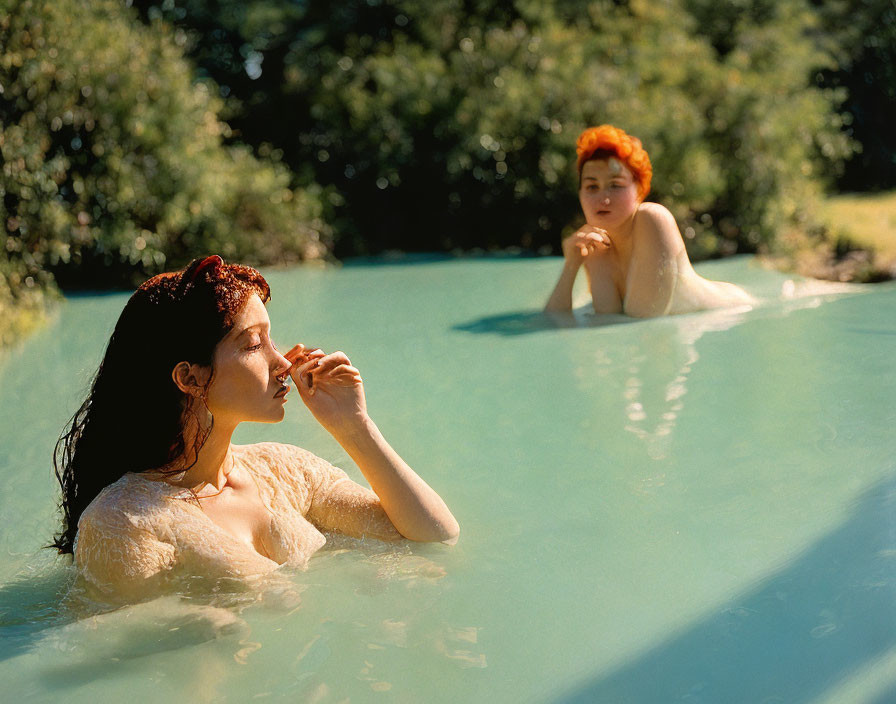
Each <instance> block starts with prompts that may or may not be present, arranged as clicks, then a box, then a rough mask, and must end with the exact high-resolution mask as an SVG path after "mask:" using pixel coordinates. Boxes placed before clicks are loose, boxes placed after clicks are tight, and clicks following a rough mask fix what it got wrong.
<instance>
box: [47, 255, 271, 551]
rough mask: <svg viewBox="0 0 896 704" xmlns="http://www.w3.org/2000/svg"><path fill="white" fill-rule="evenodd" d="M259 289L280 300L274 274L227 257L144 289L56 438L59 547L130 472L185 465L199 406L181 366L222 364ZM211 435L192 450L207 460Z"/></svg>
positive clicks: (66, 547) (69, 544)
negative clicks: (187, 424)
mask: <svg viewBox="0 0 896 704" xmlns="http://www.w3.org/2000/svg"><path fill="white" fill-rule="evenodd" d="M253 294H257V295H258V296H259V297H260V298H261V300H262V302H264V303H266V302H267V301H268V300H269V299H270V287H269V286H268V283H267V281H265V279H264V277H263V276H262V275H261V274H259V273H258V272H257V271H256V270H255V269H252V268H250V267H246V266H240V265H238V264H225V263H224V261H223V260H222V259H221V257H219V256H217V255H213V256H210V257H205V258H204V259H195V260H194V261H193V262H191V263H190V264H189V266H187V267H186V269H183V270H182V271H176V272H169V273H166V274H159V275H158V276H154V277H153V278H151V279H149V281H147V282H146V283H144V284H143V285H142V286H140V288H138V289H137V290H136V291H135V292H134V294H133V295H132V296H131V298H130V299H129V300H128V302H127V304H126V305H125V307H124V310H123V311H122V312H121V316H120V317H119V318H118V323H117V324H116V325H115V330H114V331H113V333H112V337H111V339H110V340H109V344H108V346H107V347H106V353H105V355H104V356H103V361H102V362H101V364H100V366H99V369H98V370H97V373H96V376H95V377H94V379H93V383H92V384H91V388H90V393H89V394H88V395H87V399H86V400H85V401H84V403H82V404H81V407H80V408H79V409H78V410H77V412H75V414H74V416H72V419H71V420H70V421H69V423H68V425H67V426H66V429H65V431H64V432H63V434H62V436H61V437H60V438H59V441H58V442H57V443H56V451H55V453H54V457H53V464H54V467H55V469H56V478H57V479H58V480H59V485H60V486H61V488H62V500H61V502H60V511H61V513H62V529H61V531H60V532H59V534H58V535H57V536H56V537H55V539H54V541H53V543H52V545H51V547H54V548H56V549H57V550H58V551H59V552H60V553H71V552H72V551H73V549H74V541H75V535H76V533H77V530H78V520H79V519H80V517H81V514H82V513H83V512H84V509H85V508H87V506H88V505H89V504H90V502H91V501H93V500H94V499H95V498H96V496H97V495H98V494H99V493H100V491H102V490H103V489H104V488H105V487H107V486H109V485H110V484H112V483H114V482H116V481H117V480H118V479H120V478H121V477H122V476H123V475H124V474H125V473H126V472H145V471H147V470H153V469H162V470H164V469H165V468H169V467H171V466H173V465H174V464H175V463H178V462H181V463H183V460H184V459H185V457H186V454H187V448H186V440H185V438H184V412H185V410H186V408H187V407H188V405H189V404H188V403H187V401H186V396H185V394H184V393H183V392H181V391H180V389H178V388H177V386H176V385H175V383H174V381H173V380H172V378H171V372H172V370H173V369H174V366H175V365H176V364H177V363H178V362H181V361H186V362H190V363H193V364H200V365H203V366H212V358H213V355H214V351H215V347H216V346H217V344H218V342H220V341H221V339H222V338H223V337H224V336H225V335H226V334H227V333H228V332H229V331H230V329H231V328H232V327H233V322H234V319H235V317H236V315H237V314H238V313H239V311H240V309H241V308H242V307H243V305H244V304H245V303H246V301H247V300H248V298H249V296H251V295H253ZM212 373H213V374H214V370H213V372H212ZM209 383H210V382H209ZM205 437H207V435H205V436H200V437H198V438H197V439H196V442H197V447H194V448H192V450H193V452H192V453H191V455H195V456H198V451H199V448H200V447H201V446H202V443H203V442H204V441H205ZM195 461H196V460H195V457H194V459H193V462H195ZM181 469H183V467H181Z"/></svg>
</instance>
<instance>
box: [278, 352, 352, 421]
mask: <svg viewBox="0 0 896 704" xmlns="http://www.w3.org/2000/svg"><path fill="white" fill-rule="evenodd" d="M283 356H284V357H286V359H287V360H289V361H290V362H291V363H292V366H291V367H290V369H289V374H290V376H291V377H292V379H293V381H295V383H296V388H297V389H298V390H299V395H300V396H301V397H302V401H304V402H305V405H306V406H307V407H308V410H310V411H311V413H312V415H314V417H315V418H316V419H317V421H318V422H319V423H320V424H321V425H322V426H324V428H326V429H327V430H328V431H329V432H330V433H332V434H333V435H337V434H338V433H340V432H342V431H347V430H350V429H351V428H352V427H353V426H354V425H355V424H357V423H359V422H364V420H365V419H366V418H367V401H366V399H365V397H364V384H363V382H362V380H361V372H359V371H358V370H357V369H356V368H355V367H353V366H352V363H351V362H350V361H349V358H348V357H347V356H346V355H345V353H344V352H333V353H331V354H325V353H324V352H323V350H320V349H311V348H308V347H305V345H296V346H295V347H293V348H292V349H291V350H289V352H287V353H286V354H285V355H283Z"/></svg>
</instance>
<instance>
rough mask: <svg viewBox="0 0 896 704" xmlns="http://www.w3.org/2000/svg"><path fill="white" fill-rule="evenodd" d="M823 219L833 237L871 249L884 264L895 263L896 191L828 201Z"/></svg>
mask: <svg viewBox="0 0 896 704" xmlns="http://www.w3.org/2000/svg"><path fill="white" fill-rule="evenodd" d="M822 219H823V220H824V222H825V223H826V224H827V225H828V226H829V227H830V230H831V234H832V235H833V236H834V237H838V236H843V237H845V238H846V239H848V240H850V241H851V242H853V243H855V244H856V245H859V246H861V247H870V248H871V249H873V250H874V251H875V252H876V253H877V255H878V257H879V258H880V259H881V260H882V261H884V262H896V191H890V192H887V193H875V194H858V195H857V194H850V195H839V196H832V197H831V198H828V200H827V201H826V202H825V204H824V207H823V208H822Z"/></svg>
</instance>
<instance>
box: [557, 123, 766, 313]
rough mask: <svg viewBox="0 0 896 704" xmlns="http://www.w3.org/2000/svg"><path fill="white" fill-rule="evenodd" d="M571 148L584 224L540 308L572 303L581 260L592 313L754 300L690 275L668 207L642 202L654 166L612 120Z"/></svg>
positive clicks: (569, 242) (570, 240)
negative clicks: (545, 301)
mask: <svg viewBox="0 0 896 704" xmlns="http://www.w3.org/2000/svg"><path fill="white" fill-rule="evenodd" d="M576 153H577V154H578V159H577V161H576V166H577V168H578V172H579V202H580V203H581V206H582V212H583V213H584V215H585V224H584V225H583V226H582V227H580V228H579V229H578V230H577V231H576V232H574V233H573V234H571V235H570V236H569V237H567V238H565V239H564V240H563V258H564V263H563V271H562V273H561V274H560V279H559V280H558V281H557V285H556V286H555V287H554V291H553V293H552V294H551V297H550V299H549V300H548V302H547V305H546V306H545V311H546V312H564V311H570V310H571V309H572V288H573V283H574V282H575V279H576V276H577V275H578V272H579V268H580V267H581V266H582V265H584V266H585V271H586V273H587V275H588V286H589V288H590V290H591V299H592V303H593V305H594V311H595V312H596V313H625V314H626V315H631V316H634V317H638V318H648V317H654V316H658V315H672V314H675V313H689V312H692V311H697V310H704V309H707V308H721V307H724V306H733V305H743V304H750V303H752V302H753V299H752V297H751V296H750V295H749V294H748V293H746V291H744V290H743V289H741V288H739V287H737V286H735V285H734V284H730V283H725V282H722V281H708V280H707V279H704V278H703V277H701V276H700V275H699V274H697V273H696V272H695V271H694V268H693V267H692V266H691V261H690V259H688V253H687V250H686V249H685V246H684V240H683V239H682V237H681V232H680V231H679V229H678V225H677V224H676V222H675V218H674V217H672V213H670V212H669V211H668V210H667V209H666V208H665V207H663V206H662V205H660V204H659V203H645V202H644V198H646V197H647V194H648V193H649V192H650V179H651V176H652V175H653V169H652V167H651V165H650V158H649V157H648V156H647V152H646V151H645V150H644V148H643V147H642V146H641V142H640V140H639V139H637V138H636V137H632V136H631V135H628V134H626V133H625V132H624V131H623V130H621V129H619V128H618V127H613V126H611V125H600V126H599V127H590V128H588V129H587V130H585V131H584V132H583V133H582V134H581V135H580V136H579V139H578V141H577V142H576Z"/></svg>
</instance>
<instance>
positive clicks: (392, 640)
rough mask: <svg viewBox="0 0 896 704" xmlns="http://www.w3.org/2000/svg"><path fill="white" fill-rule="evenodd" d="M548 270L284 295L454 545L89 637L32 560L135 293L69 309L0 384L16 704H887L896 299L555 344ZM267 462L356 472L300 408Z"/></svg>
mask: <svg viewBox="0 0 896 704" xmlns="http://www.w3.org/2000/svg"><path fill="white" fill-rule="evenodd" d="M558 266H559V261H558V260H556V259H529V260H527V259H479V260H409V263H391V264H389V263H383V262H356V263H354V264H351V265H349V266H346V267H344V268H342V269H331V270H314V269H299V270H290V271H275V272H270V276H269V278H270V282H271V284H272V288H273V292H274V299H273V301H272V303H271V304H270V306H269V310H270V313H271V317H272V322H273V329H274V337H275V339H276V340H277V341H278V343H279V344H280V346H281V347H282V346H284V345H290V344H292V343H294V342H304V343H306V344H315V345H319V346H322V347H324V348H325V349H334V348H340V349H343V350H345V351H346V352H347V353H348V354H349V356H350V357H351V358H352V361H353V362H354V363H355V365H356V366H358V367H359V368H360V369H361V371H362V372H363V375H364V378H365V384H366V387H367V393H368V399H369V406H370V411H371V414H372V416H373V417H374V419H375V420H376V421H377V422H378V424H379V425H380V427H381V428H382V429H383V431H384V433H385V434H386V436H387V437H388V438H389V439H390V441H391V442H392V444H393V445H394V446H395V447H396V448H397V449H398V450H399V451H400V452H401V453H402V454H403V455H404V456H405V457H406V459H408V460H409V462H410V463H411V464H412V465H413V466H414V467H416V468H417V469H418V470H419V471H420V473H421V474H422V475H423V476H424V477H425V478H426V480H427V481H429V482H430V483H431V484H432V485H433V486H434V487H436V488H437V489H438V490H439V492H440V493H441V494H442V496H443V497H444V498H445V499H446V501H447V502H448V504H449V505H450V506H451V508H452V510H453V511H454V513H455V515H456V516H457V518H458V520H459V521H460V523H461V526H462V533H461V540H460V542H459V544H458V545H457V546H455V547H453V548H447V547H445V546H440V545H436V546H431V545H427V546H418V545H400V546H388V545H382V544H376V543H364V544H358V543H356V542H354V541H348V540H334V541H332V543H331V544H330V545H329V546H328V548H327V549H325V550H324V551H322V552H321V553H319V554H318V555H317V556H316V557H315V558H313V559H312V561H311V564H310V567H309V569H308V570H307V571H306V572H287V573H285V574H283V575H282V579H279V580H274V581H273V582H271V583H266V584H264V585H258V587H257V588H251V587H245V586H242V587H241V586H238V585H227V584H223V585H222V584H217V585H205V586H202V587H197V590H196V593H195V594H194V595H193V596H192V598H191V599H189V600H183V599H179V598H177V597H166V598H164V599H160V600H158V601H157V602H153V603H150V604H147V605H141V606H139V607H134V608H130V609H124V610H119V611H116V612H113V613H105V614H102V615H100V616H95V615H92V614H96V613H99V612H102V611H103V609H102V607H101V605H95V604H89V603H85V602H84V601H83V599H80V598H79V597H78V595H77V594H72V593H71V592H70V586H71V581H72V580H71V574H70V570H69V569H67V568H66V567H65V566H64V564H63V563H62V562H61V561H60V562H56V561H55V560H54V558H53V557H52V555H50V554H49V552H48V551H41V550H40V549H39V548H40V546H41V545H42V544H44V543H45V542H46V541H47V540H48V539H49V537H50V533H51V532H52V530H53V529H54V527H55V516H54V502H55V483H54V480H52V479H51V471H50V464H49V458H50V454H51V451H52V447H53V444H54V442H55V439H56V437H57V435H58V433H59V430H60V428H61V427H62V425H63V424H64V422H65V421H66V420H67V418H68V417H69V416H70V414H71V413H72V412H73V410H74V409H75V407H76V406H77V404H78V403H79V402H80V400H81V398H82V396H83V393H84V390H85V388H86V385H87V383H88V382H89V378H90V375H91V374H92V372H93V371H94V369H95V367H96V365H97V363H98V361H99V358H100V355H101V354H102V350H103V347H104V345H105V343H106V341H107V339H108V335H109V333H110V331H111V328H112V326H113V325H114V322H115V319H116V317H117V315H118V313H119V312H120V310H121V308H122V306H123V305H124V302H125V300H126V296H125V295H121V294H114V295H100V296H77V297H73V298H71V299H70V300H69V301H68V302H67V303H66V305H65V306H64V307H63V309H62V311H61V314H60V316H59V319H58V320H57V321H56V322H55V323H53V324H52V325H50V326H49V327H48V328H46V329H45V330H43V331H41V332H40V333H39V334H38V335H36V336H34V337H32V338H30V339H29V340H26V341H24V342H23V343H22V344H21V345H20V346H18V347H17V348H15V349H14V350H12V351H11V352H10V353H8V354H6V356H5V357H4V358H2V360H0V401H2V403H0V478H2V482H3V491H2V492H0V515H2V516H3V519H4V520H3V522H2V525H0V548H2V551H3V552H2V559H0V638H2V640H0V681H2V682H3V690H4V695H3V696H4V698H7V697H9V699H8V700H9V701H59V700H63V699H64V700H65V701H68V702H80V701H89V702H98V701H111V700H115V701H119V700H123V699H125V698H128V699H130V700H132V701H184V700H185V698H186V697H189V698H190V700H191V701H232V702H245V701H249V700H251V699H253V698H255V697H257V698H265V697H267V698H270V699H274V700H278V699H280V700H288V701H303V702H341V701H346V700H350V701H354V702H370V701H383V702H489V703H490V704H491V703H494V702H519V701H528V702H592V701H594V702H638V703H643V702H669V701H679V700H681V701H687V702H761V701H764V702H869V703H874V704H884V703H885V702H891V701H896V518H894V508H896V455H894V440H893V428H894V427H896V409H894V400H896V395H894V391H896V381H894V373H893V364H894V359H896V287H894V286H893V285H892V284H884V285H879V286H875V287H845V288H844V287H839V288H837V287H835V288H831V287H829V286H825V285H818V286H814V285H811V284H809V283H805V282H799V281H797V282H795V283H788V281H789V280H788V278H787V277H785V276H783V275H781V274H777V273H773V272H769V271H766V270H764V269H762V268H760V267H759V266H757V265H756V264H755V263H754V262H753V261H751V260H749V259H739V260H733V261H726V262H722V263H713V264H706V265H702V266H699V267H698V271H699V272H700V273H701V274H703V275H704V276H707V277H710V278H720V279H727V280H731V281H734V282H736V283H739V284H741V285H743V286H745V287H746V288H747V289H748V290H750V292H751V293H753V294H754V295H756V296H758V297H760V298H761V299H762V303H761V305H759V306H758V307H757V308H755V309H754V310H749V311H717V312H708V313H699V314H692V315H686V316H679V317H674V318H666V319H658V320H648V321H636V322H632V321H628V320H626V319H624V318H621V317H620V318H612V319H598V318H596V317H594V316H591V315H588V314H587V313H583V312H579V313H577V316H576V317H575V318H574V319H572V320H562V319H553V320H552V319H547V318H545V317H543V316H542V315H541V314H540V313H538V312H537V311H538V309H539V308H540V306H541V305H542V303H543V301H544V298H545V296H546V295H547V292H548V291H549V289H550V287H551V285H552V284H553V280H554V277H555V275H556V272H557V269H558ZM137 373H139V370H135V374H137ZM260 440H280V441H285V442H292V443H295V444H298V445H301V446H303V447H306V448H308V449H310V450H312V451H314V452H316V453H317V454H320V455H322V456H323V457H325V458H327V459H329V460H331V461H334V462H335V463H337V464H340V465H342V466H344V467H346V468H347V469H349V471H350V473H352V474H353V475H354V476H356V477H358V476H359V474H358V472H357V470H355V469H354V468H353V467H352V466H351V465H350V463H349V462H348V460H347V458H346V456H345V453H344V452H343V451H342V450H341V449H340V448H339V447H338V445H336V444H335V443H334V442H333V441H332V440H331V439H330V438H329V437H328V436H327V435H326V433H325V432H324V431H322V430H321V429H320V428H318V427H317V426H315V424H314V423H313V421H312V420H311V418H310V416H309V414H308V413H307V412H306V411H305V410H304V409H303V408H301V407H300V404H299V403H298V399H297V398H295V397H293V398H292V399H291V400H290V403H289V405H288V414H287V419H286V421H284V423H282V424H280V425H277V426H261V425H257V426H245V427H242V428H241V429H240V430H239V432H238V436H237V441H238V442H255V441H260ZM63 599H67V601H66V606H64V607H60V603H62V601H63Z"/></svg>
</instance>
